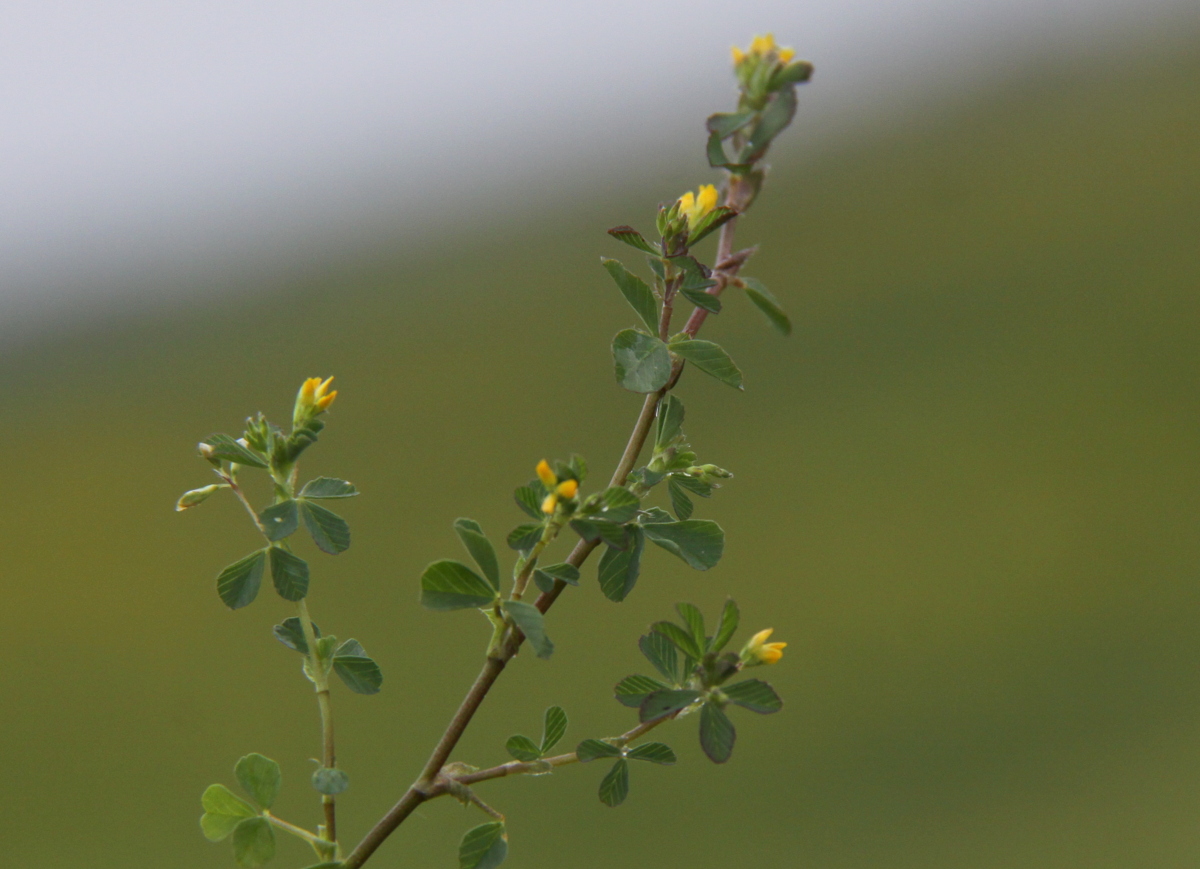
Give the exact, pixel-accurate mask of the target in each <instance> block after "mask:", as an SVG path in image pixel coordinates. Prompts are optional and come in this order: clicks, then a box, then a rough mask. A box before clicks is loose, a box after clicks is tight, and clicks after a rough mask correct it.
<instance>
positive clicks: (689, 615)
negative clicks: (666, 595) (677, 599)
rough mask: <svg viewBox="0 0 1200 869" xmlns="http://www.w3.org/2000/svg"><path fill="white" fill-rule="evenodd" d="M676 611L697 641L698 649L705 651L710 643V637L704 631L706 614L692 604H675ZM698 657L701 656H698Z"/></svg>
mask: <svg viewBox="0 0 1200 869" xmlns="http://www.w3.org/2000/svg"><path fill="white" fill-rule="evenodd" d="M675 611H676V612H678V613H679V615H680V617H681V618H682V619H683V622H684V624H686V625H687V628H688V630H689V631H691V633H692V638H693V639H694V640H695V641H696V648H697V649H698V650H700V651H703V650H704V647H705V645H706V644H707V643H708V635H707V634H706V633H705V630H704V614H703V613H702V612H700V610H699V609H697V608H696V606H695V605H694V604H690V603H677V604H675ZM696 657H699V656H698V655H697V656H696Z"/></svg>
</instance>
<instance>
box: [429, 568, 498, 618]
mask: <svg viewBox="0 0 1200 869" xmlns="http://www.w3.org/2000/svg"><path fill="white" fill-rule="evenodd" d="M496 597H497V595H496V590H495V589H494V588H492V586H491V583H489V582H488V581H487V580H486V579H484V578H483V577H482V576H480V575H479V574H477V573H476V572H475V571H473V570H471V568H469V567H467V566H466V565H465V564H463V563H462V562H461V561H453V560H451V559H448V558H447V559H443V560H441V561H435V562H433V564H431V565H429V566H428V567H427V568H425V572H424V573H423V574H422V575H421V603H422V605H424V606H426V607H428V608H429V609H431V610H460V609H468V608H470V607H483V606H487V605H488V604H490V603H491V602H492V601H494V600H495V599H496Z"/></svg>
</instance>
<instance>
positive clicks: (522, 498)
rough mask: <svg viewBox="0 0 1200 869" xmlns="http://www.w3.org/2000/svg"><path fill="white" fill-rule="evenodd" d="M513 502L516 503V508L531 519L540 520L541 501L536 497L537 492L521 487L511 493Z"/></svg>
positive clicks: (530, 487)
mask: <svg viewBox="0 0 1200 869" xmlns="http://www.w3.org/2000/svg"><path fill="white" fill-rule="evenodd" d="M513 500H514V501H516V502H517V506H518V507H520V508H521V510H523V511H524V512H525V513H526V514H528V515H529V516H530V517H531V518H533V519H541V518H542V516H543V515H545V514H543V513H542V499H541V498H539V497H538V494H537V492H535V491H534V490H533V487H532V486H521V487H520V488H518V489H517V490H516V491H515V492H513Z"/></svg>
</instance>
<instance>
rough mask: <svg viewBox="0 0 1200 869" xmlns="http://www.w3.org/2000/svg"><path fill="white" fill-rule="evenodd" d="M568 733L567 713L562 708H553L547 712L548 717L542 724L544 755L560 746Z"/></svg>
mask: <svg viewBox="0 0 1200 869" xmlns="http://www.w3.org/2000/svg"><path fill="white" fill-rule="evenodd" d="M566 732H567V713H566V712H564V711H563V708H562V707H561V706H551V707H550V708H549V709H547V710H546V717H545V720H544V721H543V722H542V754H545V753H546V752H548V751H549V750H550V749H552V748H554V746H556V745H558V743H559V740H561V739H562V738H563V735H564V734H565V733H566Z"/></svg>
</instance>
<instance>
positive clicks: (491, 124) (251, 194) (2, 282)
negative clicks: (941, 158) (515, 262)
mask: <svg viewBox="0 0 1200 869" xmlns="http://www.w3.org/2000/svg"><path fill="white" fill-rule="evenodd" d="M1186 5H1187V4H1186V3H1183V2H1180V0H990V2H980V0H903V2H891V0H735V2H732V3H718V2H714V0H688V2H679V0H662V2H655V0H639V2H629V0H606V2H603V3H600V2H580V0H556V2H545V0H508V2H504V3H498V2H475V3H470V2H441V3H438V4H436V5H434V4H427V3H421V4H416V3H410V2H390V3H384V2H341V3H333V2H321V3H317V2H304V0H288V2H267V0H260V2H253V0H252V2H247V0H239V2H229V0H170V2H162V0H105V2H96V0H74V2H66V0H57V2H56V0H5V2H3V3H2V4H0V105H3V122H2V124H0V328H3V329H4V332H5V333H8V334H10V335H11V334H12V333H13V331H14V327H16V330H17V331H21V330H25V329H28V328H29V327H32V326H44V325H49V324H52V323H54V322H56V321H61V320H64V319H65V320H71V319H78V318H81V317H87V316H91V315H94V314H96V313H102V312H103V311H105V310H106V309H111V307H112V306H113V304H114V303H115V302H116V301H118V300H125V301H128V300H129V299H130V298H131V297H136V296H138V295H139V294H140V295H141V296H142V297H145V296H150V297H157V298H159V299H162V298H164V297H165V296H166V295H167V290H166V289H165V288H166V287H167V286H176V287H177V286H181V285H184V284H186V285H188V286H190V288H191V290H190V291H191V292H193V293H195V292H201V293H202V292H204V291H205V290H204V287H205V285H206V282H205V277H204V276H205V274H206V273H207V271H208V270H214V271H216V270H219V269H220V267H223V266H224V267H229V266H230V264H235V265H236V268H235V269H234V270H235V271H236V270H237V268H241V269H243V270H244V271H245V273H246V274H252V273H253V270H254V269H256V268H257V269H262V268H270V267H271V264H272V263H275V264H282V263H285V262H290V263H292V264H295V263H297V262H301V261H303V260H304V259H305V257H309V258H318V257H320V256H322V255H325V254H327V253H328V252H329V251H331V250H335V249H336V248H337V247H338V246H339V245H345V244H350V243H352V241H353V240H354V239H356V238H358V239H361V238H365V237H371V236H373V235H376V236H377V235H381V234H384V233H393V232H397V231H402V230H403V229H404V228H405V227H406V226H412V225H413V223H414V221H416V220H418V219H421V220H429V219H432V220H433V221H434V222H435V223H436V222H438V221H439V220H441V221H449V220H451V219H453V218H454V217H455V210H456V209H458V210H460V211H465V209H467V207H468V203H467V201H466V196H467V193H468V192H469V191H472V190H482V191H484V192H483V193H482V194H481V195H482V196H483V202H484V204H487V203H489V202H490V203H492V204H499V203H500V202H501V197H504V196H512V195H513V194H514V191H517V190H522V189H525V188H527V187H528V185H527V182H528V181H529V180H530V178H531V177H533V176H532V174H531V173H532V172H533V171H535V170H534V169H532V168H531V167H532V165H533V164H535V163H536V164H539V166H540V167H541V168H540V169H539V170H537V171H540V172H541V173H543V174H542V175H541V182H540V183H539V184H538V185H537V186H538V188H539V189H540V190H542V191H543V192H544V191H545V190H547V189H555V188H557V189H567V188H569V185H570V178H571V177H572V175H574V174H576V173H578V172H579V171H580V170H581V169H584V168H586V169H587V173H586V174H587V177H588V179H589V182H590V181H591V180H592V179H593V178H594V177H595V173H596V171H597V170H601V169H603V168H604V167H605V165H606V164H612V165H614V166H615V165H616V164H617V162H618V161H621V160H625V159H628V157H629V156H630V155H631V154H632V155H637V154H639V153H647V152H650V151H652V150H655V149H658V150H661V149H663V148H664V147H669V148H677V147H678V143H677V140H678V138H679V137H678V134H679V133H680V132H681V131H684V130H688V129H691V126H695V127H696V129H697V130H698V129H699V124H700V120H701V119H702V118H703V116H704V115H705V114H707V113H708V112H710V111H713V110H717V109H720V108H722V107H723V101H728V100H729V99H730V98H731V95H732V90H731V85H730V82H729V78H728V75H729V72H728V67H727V58H728V48H729V45H730V44H731V43H732V42H735V41H736V42H740V43H745V42H746V41H748V39H749V37H750V36H751V35H752V34H754V33H758V32H765V31H767V30H772V31H774V32H775V33H776V34H777V36H778V37H779V38H780V41H781V42H783V43H785V44H789V45H793V46H795V47H796V48H797V49H798V51H799V53H800V56H802V57H805V58H808V59H810V60H812V61H813V62H814V63H815V64H816V68H817V73H816V77H815V79H814V82H813V83H812V84H811V85H809V86H806V88H805V89H804V91H803V98H804V101H803V103H802V112H803V113H804V114H803V116H802V117H803V126H804V130H805V132H804V135H809V136H811V135H816V134H815V133H814V132H813V131H814V130H815V129H820V131H821V133H820V135H824V136H830V135H836V134H837V133H838V132H839V130H841V131H844V130H845V129H846V128H847V126H848V125H851V124H854V123H857V122H859V121H861V119H862V118H863V117H866V116H868V115H870V113H871V112H873V111H877V110H879V109H880V108H881V107H884V106H886V105H887V103H888V98H889V96H890V95H892V94H896V93H900V92H901V91H903V92H904V93H907V94H912V93H914V92H919V91H921V90H927V91H931V92H944V91H945V90H946V89H947V88H948V87H954V86H961V85H962V84H963V83H964V82H969V81H972V80H978V79H979V78H980V77H986V76H987V75H990V74H994V73H995V72H997V71H999V70H1001V69H1003V68H1004V66H1005V65H1006V64H1009V63H1013V62H1017V61H1018V60H1019V59H1020V58H1022V57H1030V56H1033V55H1035V54H1036V53H1038V52H1044V51H1047V50H1051V49H1053V47H1054V46H1055V45H1056V44H1061V42H1062V40H1078V39H1087V38H1090V37H1092V36H1096V35H1100V34H1102V33H1104V32H1105V31H1113V30H1118V29H1119V28H1122V27H1129V26H1133V25H1136V24H1138V23H1139V22H1142V23H1144V22H1145V21H1146V19H1147V18H1150V17H1154V16H1157V15H1160V14H1161V13H1163V12H1165V11H1167V10H1169V9H1171V8H1177V7H1185V6H1186ZM729 9H733V10H736V13H734V14H731V13H729V12H727V11H726V10H729ZM731 22H734V23H731ZM654 117H660V118H662V119H663V120H662V123H661V124H658V125H651V124H649V123H647V122H648V120H649V119H651V118H654ZM689 125H691V126H689ZM668 138H670V139H671V141H667V139H668ZM697 147H698V146H697ZM547 180H548V181H550V182H558V184H557V185H556V184H546V183H545V182H546V181H547ZM447 193H449V194H451V195H449V196H448V197H447V196H446V194H447ZM479 205H480V203H479V202H476V203H475V206H476V207H478V206H479ZM418 215H420V217H418ZM5 327H7V328H5Z"/></svg>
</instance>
